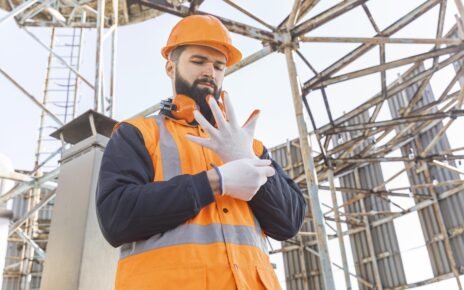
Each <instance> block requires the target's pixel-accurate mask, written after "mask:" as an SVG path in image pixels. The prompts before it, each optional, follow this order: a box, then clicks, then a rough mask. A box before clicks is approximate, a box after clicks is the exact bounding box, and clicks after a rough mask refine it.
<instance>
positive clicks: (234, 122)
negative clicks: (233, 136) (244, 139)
mask: <svg viewBox="0 0 464 290" xmlns="http://www.w3.org/2000/svg"><path fill="white" fill-rule="evenodd" d="M224 106H225V108H226V114H227V118H229V123H231V124H232V125H233V126H236V127H238V122H237V117H236V116H235V111H234V107H233V106H232V101H231V100H230V97H229V94H228V93H227V92H224Z"/></svg>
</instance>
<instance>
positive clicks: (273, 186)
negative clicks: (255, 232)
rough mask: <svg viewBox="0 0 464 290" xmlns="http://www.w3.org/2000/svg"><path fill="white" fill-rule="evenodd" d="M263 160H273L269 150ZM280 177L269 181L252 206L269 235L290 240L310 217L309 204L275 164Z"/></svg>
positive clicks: (280, 239)
mask: <svg viewBox="0 0 464 290" xmlns="http://www.w3.org/2000/svg"><path fill="white" fill-rule="evenodd" d="M261 159H271V158H270V157H269V153H268V151H267V149H266V148H264V153H263V155H262V156H261ZM271 161H272V166H273V167H274V168H275V170H276V174H275V175H274V176H271V177H269V178H268V180H267V182H266V183H265V184H264V185H263V186H261V188H260V189H259V190H258V192H257V193H256V195H255V196H254V197H253V199H252V200H251V201H249V202H248V204H249V205H250V207H251V209H252V211H253V214H254V215H255V216H256V218H257V219H258V221H259V223H260V225H261V228H262V229H263V230H264V232H265V233H266V235H268V236H270V237H271V238H273V239H276V240H278V241H284V240H288V239H290V238H291V237H293V236H295V235H296V234H297V233H298V231H299V230H300V227H301V225H302V224H303V221H304V216H305V214H306V210H307V207H306V201H305V200H304V197H303V194H302V193H301V191H300V189H299V188H298V185H296V184H295V182H294V181H293V180H292V179H291V178H290V177H288V176H287V174H285V172H284V171H283V169H282V167H280V165H279V164H277V162H275V161H274V160H272V159H271Z"/></svg>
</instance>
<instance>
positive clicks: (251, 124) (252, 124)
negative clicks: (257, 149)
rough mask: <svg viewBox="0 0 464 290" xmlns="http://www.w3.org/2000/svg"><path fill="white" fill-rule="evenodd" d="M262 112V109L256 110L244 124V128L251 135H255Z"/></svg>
mask: <svg viewBox="0 0 464 290" xmlns="http://www.w3.org/2000/svg"><path fill="white" fill-rule="evenodd" d="M260 112H261V111H260V110H254V111H253V113H251V115H250V117H248V120H246V122H245V124H244V125H243V129H245V130H246V131H247V132H248V134H249V135H250V136H254V135H255V128H256V123H257V122H258V118H259V114H260Z"/></svg>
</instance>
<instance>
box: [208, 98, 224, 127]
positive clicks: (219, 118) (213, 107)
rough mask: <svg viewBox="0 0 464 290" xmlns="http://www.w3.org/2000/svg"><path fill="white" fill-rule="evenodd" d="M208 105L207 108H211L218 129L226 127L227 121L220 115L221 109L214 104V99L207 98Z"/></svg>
mask: <svg viewBox="0 0 464 290" xmlns="http://www.w3.org/2000/svg"><path fill="white" fill-rule="evenodd" d="M208 104H209V107H210V108H211V112H213V116H214V119H215V120H216V124H217V126H218V129H221V128H224V127H225V126H227V121H226V120H225V119H224V115H222V112H221V109H220V108H219V105H218V103H217V102H216V99H215V98H209V100H208Z"/></svg>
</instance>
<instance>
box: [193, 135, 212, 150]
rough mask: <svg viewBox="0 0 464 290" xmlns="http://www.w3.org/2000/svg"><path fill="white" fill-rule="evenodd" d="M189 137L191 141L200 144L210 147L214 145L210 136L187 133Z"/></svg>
mask: <svg viewBox="0 0 464 290" xmlns="http://www.w3.org/2000/svg"><path fill="white" fill-rule="evenodd" d="M187 139H189V140H190V141H192V142H194V143H197V144H200V145H201V146H204V147H207V148H210V149H211V147H212V144H211V139H210V138H202V137H198V136H193V135H189V134H187Z"/></svg>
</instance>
